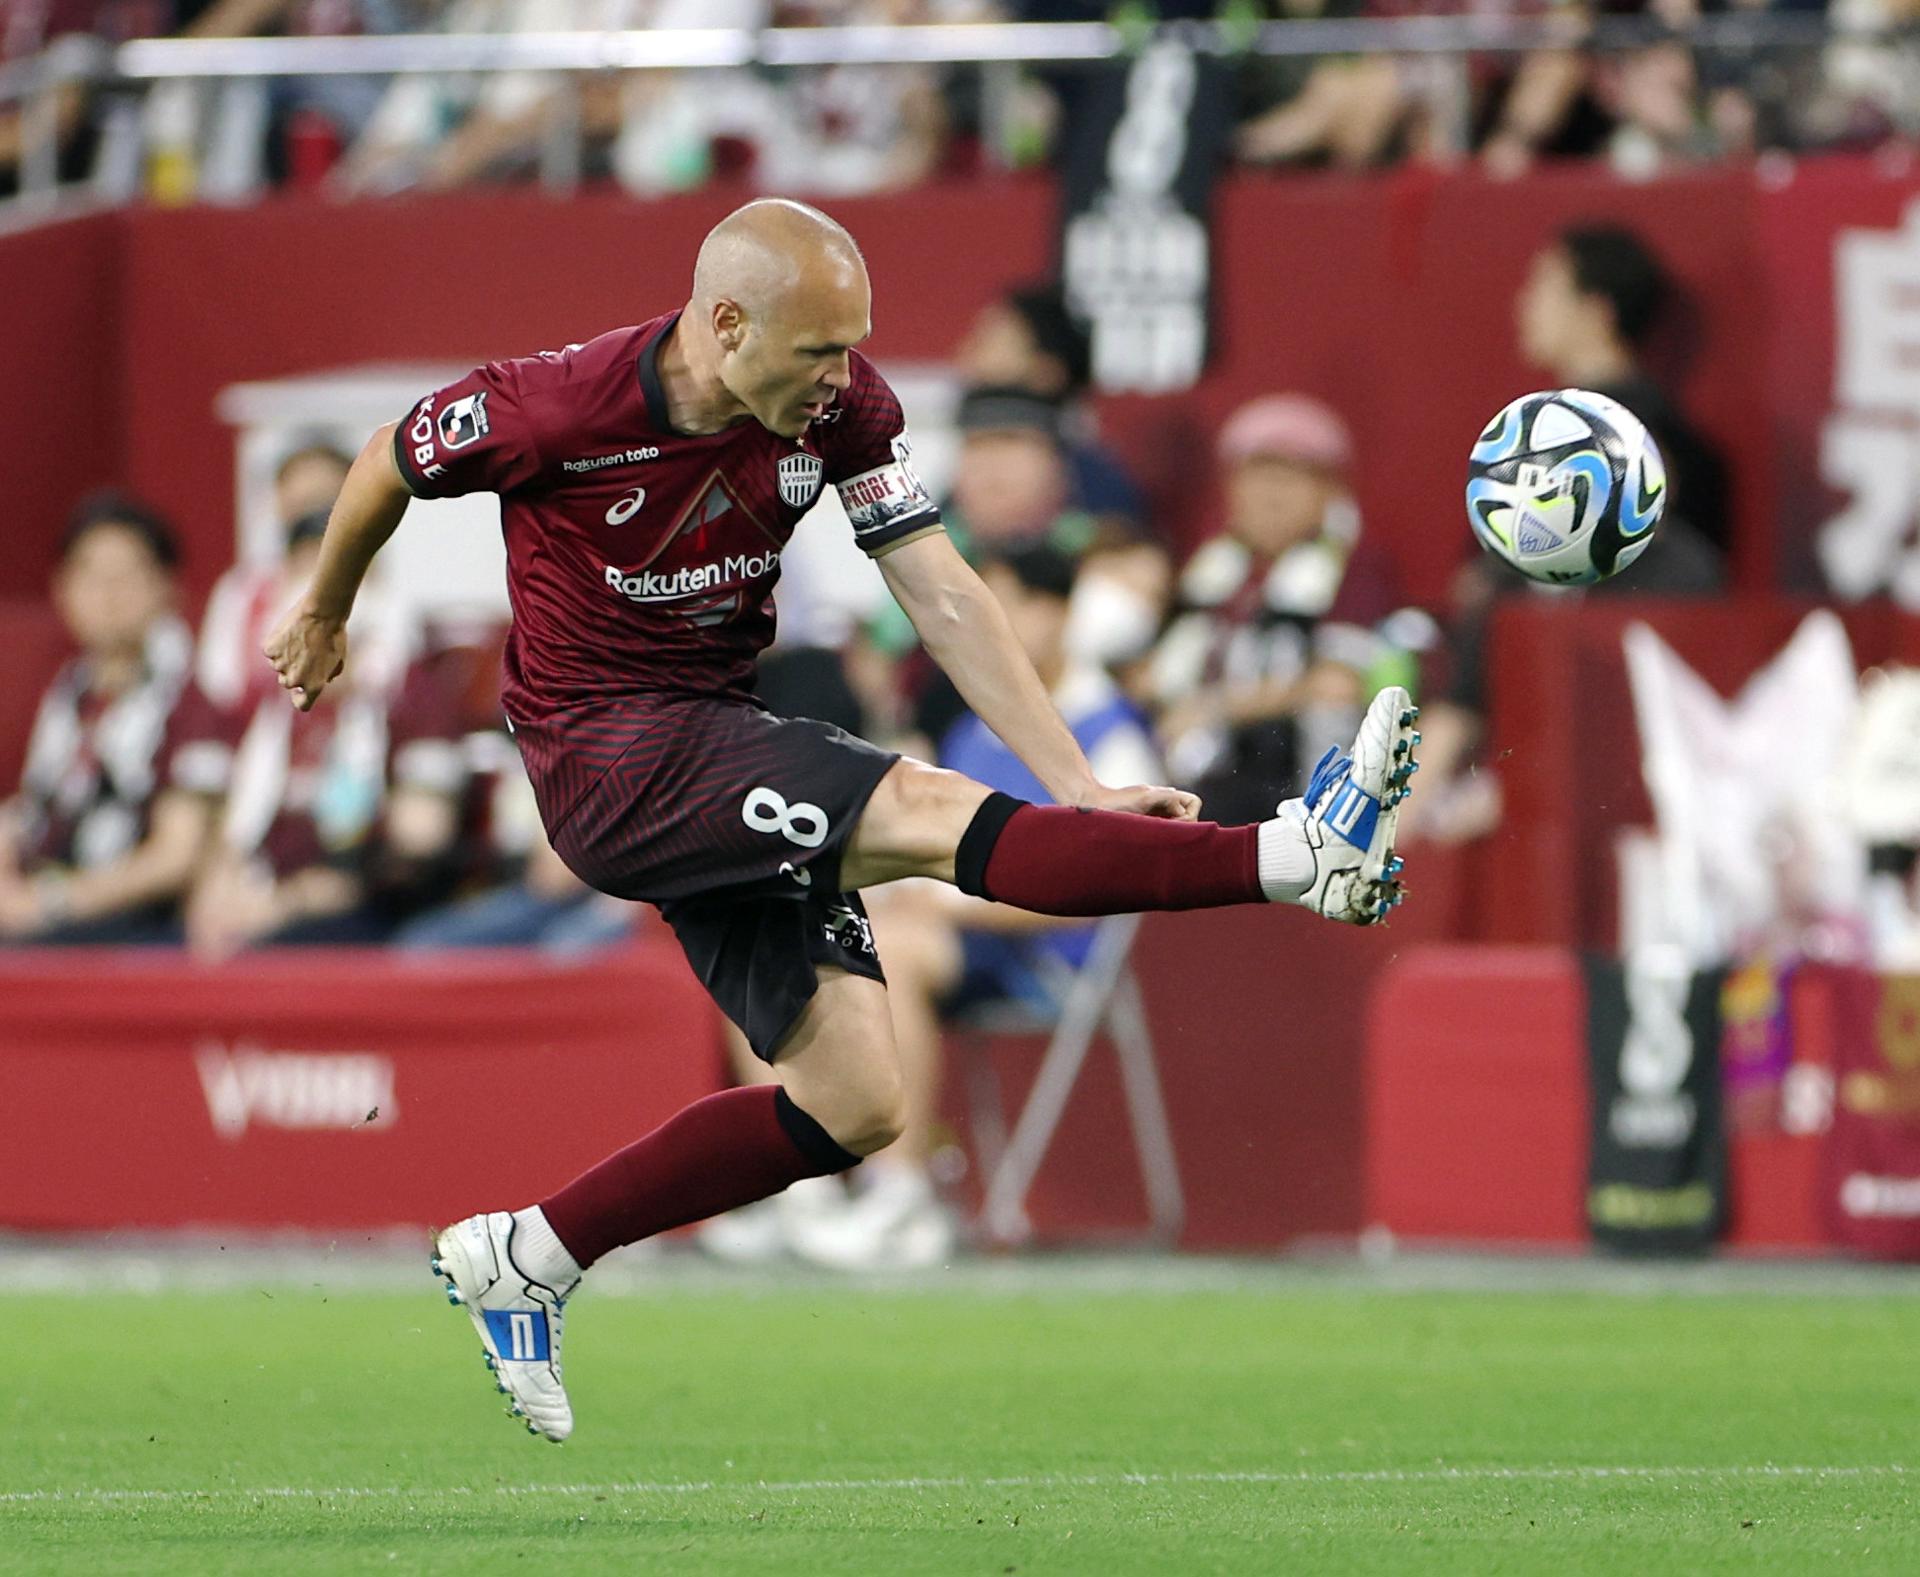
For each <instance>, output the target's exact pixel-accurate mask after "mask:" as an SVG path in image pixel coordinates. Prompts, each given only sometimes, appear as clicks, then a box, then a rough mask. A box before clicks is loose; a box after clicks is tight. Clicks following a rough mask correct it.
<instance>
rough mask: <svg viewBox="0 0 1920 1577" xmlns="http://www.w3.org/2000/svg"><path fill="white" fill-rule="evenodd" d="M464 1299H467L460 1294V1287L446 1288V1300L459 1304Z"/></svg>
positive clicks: (463, 1301) (464, 1300)
mask: <svg viewBox="0 0 1920 1577" xmlns="http://www.w3.org/2000/svg"><path fill="white" fill-rule="evenodd" d="M466 1301H467V1300H466V1299H465V1298H464V1297H462V1296H461V1295H460V1289H459V1288H458V1287H449V1288H447V1302H449V1303H452V1304H461V1303H465V1302H466Z"/></svg>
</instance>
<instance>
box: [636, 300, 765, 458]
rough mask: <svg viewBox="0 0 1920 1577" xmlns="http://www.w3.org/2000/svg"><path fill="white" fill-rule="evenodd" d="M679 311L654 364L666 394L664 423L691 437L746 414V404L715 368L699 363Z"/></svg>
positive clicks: (718, 429) (684, 314) (685, 319)
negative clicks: (738, 397)
mask: <svg viewBox="0 0 1920 1577" xmlns="http://www.w3.org/2000/svg"><path fill="white" fill-rule="evenodd" d="M692 310H693V309H692V308H691V307H688V308H687V311H686V312H682V313H681V314H680V317H679V319H678V320H677V321H676V322H675V323H674V325H673V327H672V328H671V329H670V330H668V332H667V337H666V338H665V339H664V340H662V341H661V342H660V348H659V350H658V352H657V353H656V355H655V361H654V366H655V369H656V370H657V371H658V373H659V374H660V392H661V393H662V394H664V395H665V396H666V399H667V409H666V412H665V415H666V419H667V425H668V426H669V427H671V428H672V429H673V430H674V431H675V432H677V433H687V434H690V435H692V436H695V437H700V436H704V435H705V434H707V433H717V432H719V431H720V430H721V428H723V427H731V426H732V425H733V424H734V423H735V422H737V421H739V420H740V418H741V417H743V416H746V415H748V414H749V413H748V411H747V408H746V407H745V406H744V405H742V404H741V403H740V402H739V401H738V400H737V399H735V398H734V397H733V392H732V390H730V389H729V388H728V387H727V386H726V384H725V383H723V382H721V379H720V373H719V370H718V369H717V368H713V367H705V366H702V365H701V364H700V362H699V360H698V358H697V357H696V355H695V353H694V350H693V347H692V345H691V342H690V339H689V337H688V335H687V312H690V311H692Z"/></svg>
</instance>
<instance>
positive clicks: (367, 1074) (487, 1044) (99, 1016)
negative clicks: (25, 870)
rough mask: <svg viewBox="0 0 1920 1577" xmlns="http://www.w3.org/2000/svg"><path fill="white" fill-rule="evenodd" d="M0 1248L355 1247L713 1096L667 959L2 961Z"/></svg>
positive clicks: (686, 980) (545, 1185) (526, 1191)
mask: <svg viewBox="0 0 1920 1577" xmlns="http://www.w3.org/2000/svg"><path fill="white" fill-rule="evenodd" d="M0 1023H3V1024H4V1025H5V1032H4V1035H0V1156H4V1157H5V1164H4V1169H0V1223H4V1224H5V1225H7V1226H10V1227H36V1228H55V1229H62V1228H65V1229H74V1228H111V1227H116V1226H154V1227H159V1226H182V1225H193V1224H205V1225H212V1226H248V1227H274V1226H280V1225H288V1224H292V1225H298V1226H302V1227H308V1228H314V1229H320V1230H331V1229H336V1228H338V1229H351V1228H364V1229H376V1228H381V1227H387V1226H393V1225H401V1224H406V1225H413V1224H420V1223H427V1222H434V1221H448V1220H452V1219H455V1218H457V1217H459V1216H462V1215H466V1214H468V1213H470V1212H471V1211H473V1210H475V1209H478V1208H498V1207H502V1206H505V1205H509V1204H515V1203H520V1202H524V1201H525V1200H526V1199H528V1198H537V1197H539V1196H540V1195H542V1194H545V1193H546V1192H548V1191H550V1190H551V1189H553V1188H555V1187H556V1186H558V1185H559V1184H560V1183H563V1182H565V1181H566V1180H567V1178H569V1177H571V1176H572V1175H573V1174H574V1173H576V1172H578V1171H579V1170H580V1169H582V1168H583V1167H585V1166H587V1165H589V1164H591V1163H592V1162H594V1161H596V1160H598V1159H599V1158H600V1157H601V1156H602V1155H604V1154H605V1153H606V1152H607V1151H609V1150H611V1149H614V1148H616V1147H618V1146H619V1145H622V1144H626V1143H628V1142H629V1141H631V1140H633V1139H634V1138H636V1137H638V1135H640V1134H641V1133H643V1132H645V1131H646V1130H647V1129H648V1128H651V1127H652V1126H654V1125H655V1124H656V1123H658V1122H660V1121H662V1120H663V1119H665V1118H666V1117H668V1116H670V1115H671V1114H672V1113H673V1112H674V1111H676V1110H678V1109H679V1108H680V1107H681V1106H682V1105H684V1104H685V1103H686V1102H687V1101H689V1100H693V1099H696V1098H698V1097H699V1096H701V1095H703V1094H705V1093H707V1092H708V1091H710V1090H712V1089H715V1088H717V1087H718V1085H719V1083H720V1073H719V1070H720V1054H719V1038H718V1023H717V1019H716V1015H715V1013H714V1010H713V1007H712V1004H711V1003H710V1002H709V1001H708V999H707V997H706V994H705V993H704V992H703V991H701V989H700V987H699V985H698V984H697V983H696V982H695V981H694V979H693V978H692V976H691V975H690V974H689V973H688V971H687V968H686V965H685V963H684V962H683V961H682V960H681V958H680V954H679V949H678V948H676V947H674V946H673V945H672V944H671V943H664V942H663V943H657V944H649V945H643V946H640V947H637V948H635V949H633V950H632V951H630V952H623V953H621V954H619V955H616V956H613V957H610V958H607V959H603V960H600V961H598V962H595V963H593V964H588V965H582V966H578V967H557V966H554V965H550V964H545V963H541V962H539V961H536V960H532V959H529V958H528V957H525V956H522V955H496V956H492V957H489V956H486V955H474V956H471V957H462V958H456V959H453V960H451V961H441V960H436V961H434V962H433V963H431V964H420V965H409V964H408V963H405V962H401V961H396V960H395V959H392V958H389V957H384V956H377V955H375V956H369V955H365V954H353V953H338V954H314V953H308V954H299V953H278V954H272V955H265V956H261V957H258V958H254V959H248V960H244V961H242V962H239V963H235V964H230V965H226V966H224V967H221V968H203V967H194V966H192V965H189V964H186V963H185V962H183V961H182V960H180V959H179V958H177V957H170V956H167V955H164V954H148V955H144V956H143V955H139V954H120V955H118V956H114V957H99V956H93V957H88V956H83V955H77V954H58V955H56V954H50V953H40V954H13V955H11V956H0Z"/></svg>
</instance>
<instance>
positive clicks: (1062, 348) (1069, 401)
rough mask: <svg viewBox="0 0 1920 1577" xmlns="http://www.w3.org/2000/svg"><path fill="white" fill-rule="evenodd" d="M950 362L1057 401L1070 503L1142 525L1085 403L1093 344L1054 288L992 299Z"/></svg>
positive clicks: (1139, 503)
mask: <svg viewBox="0 0 1920 1577" xmlns="http://www.w3.org/2000/svg"><path fill="white" fill-rule="evenodd" d="M953 360H954V365H955V366H956V367H958V369H959V371H960V375H961V376H962V377H963V378H964V379H965V380H966V381H967V382H968V383H969V384H971V385H973V386H975V387H978V388H994V387H999V388H1010V389H1025V390H1026V391H1027V392H1028V393H1030V394H1035V395H1038V396H1039V397H1040V398H1041V399H1043V400H1053V401H1057V402H1059V404H1060V407H1061V417H1060V434H1061V441H1062V444H1063V447H1064V448H1065V451H1066V457H1067V466H1068V469H1069V471H1070V472H1071V473H1072V481H1071V491H1072V496H1073V499H1074V501H1075V502H1076V503H1077V504H1078V505H1079V506H1080V507H1081V508H1082V509H1084V510H1086V511H1087V513H1088V514H1090V515H1096V516H1100V515H1118V516H1121V517H1123V518H1125V519H1127V520H1130V521H1133V522H1135V523H1136V524H1144V523H1145V520H1146V502H1145V500H1144V499H1143V498H1142V496H1141V493H1140V487H1139V484H1138V483H1137V482H1135V481H1134V479H1133V478H1132V477H1131V476H1129V475H1128V474H1127V469H1126V467H1125V466H1124V465H1122V464H1121V463H1120V460H1119V458H1118V456H1116V455H1115V454H1114V453H1113V452H1112V451H1111V450H1109V449H1107V448H1105V447H1104V446H1103V445H1102V444H1101V443H1100V441H1099V435H1098V432H1097V430H1096V427H1095V424H1094V419H1093V413H1092V411H1091V409H1090V408H1089V407H1088V405H1087V403H1086V396H1087V390H1088V384H1089V380H1090V379H1091V376H1092V367H1093V362H1092V346H1091V343H1090V342H1089V340H1088V338H1087V332H1086V330H1085V329H1083V328H1082V327H1081V326H1080V325H1079V324H1078V323H1077V322H1075V321H1074V318H1073V314H1072V313H1071V312H1070V311H1069V310H1068V309H1067V303H1066V298H1065V297H1064V296H1063V295H1062V294H1061V292H1060V288H1059V287H1058V286H1057V285H1048V284H1041V285H1022V286H1020V287H1018V288H1016V289H1013V290H1009V291H1007V292H1006V293H1005V294H1004V295H1001V296H996V297H995V298H994V299H993V300H992V301H990V302H988V303H987V304H986V306H984V307H982V308H981V309H980V311H979V313H978V314H977V315H976V316H975V317H974V320H973V324H972V326H971V327H970V328H969V329H968V330H967V335H966V338H965V339H963V340H962V341H961V342H960V345H959V348H958V349H957V350H956V351H955V352H954V357H953Z"/></svg>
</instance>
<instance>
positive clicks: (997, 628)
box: [878, 532, 1200, 821]
mask: <svg viewBox="0 0 1920 1577" xmlns="http://www.w3.org/2000/svg"><path fill="white" fill-rule="evenodd" d="M878 562H879V565H880V572H881V574H882V575H884V576H885V577H886V582H887V586H888V589H889V590H891V591H892V593H893V595H894V599H895V600H896V601H897V602H898V603H899V604H900V606H901V608H902V609H904V610H905V612H906V615H907V617H908V618H909V619H911V620H912V621H913V627H914V629H915V630H917V631H918V632H919V634H920V639H921V640H922V641H923V642H924V643H925V645H926V648H927V651H928V652H929V654H931V656H932V657H933V660H934V661H935V662H937V663H938V664H939V665H940V666H941V668H942V669H943V670H945V672H946V673H947V675H948V676H949V677H950V678H951V679H952V680H953V682H954V685H955V687H956V688H957V689H958V690H959V692H960V695H961V698H962V699H963V700H964V701H965V702H966V703H967V705H968V706H969V707H971V708H972V709H973V711H974V714H975V715H976V716H977V717H979V719H980V720H981V721H982V722H983V723H985V724H986V725H987V727H989V728H991V729H992V730H993V731H994V733H996V734H998V735H999V736H1000V738H1001V739H1002V740H1003V741H1004V742H1005V744H1006V746H1007V748H1008V749H1009V750H1011V751H1012V752H1013V753H1014V754H1015V755H1017V756H1018V757H1019V758H1020V759H1021V760H1022V761H1024V762H1025V763H1026V764H1027V766H1028V767H1030V768H1031V769H1032V771H1033V775H1034V776H1035V777H1037V778H1039V780H1040V781H1041V782H1042V783H1043V784H1045V785H1046V789H1047V792H1048V793H1049V794H1051V795H1052V796H1053V797H1054V799H1055V800H1056V801H1057V802H1058V803H1060V804H1062V805H1086V806H1090V807H1095V808H1098V809H1101V810H1130V811H1137V812H1140V813H1142V814H1144V815H1149V816H1169V817H1172V818H1174V819H1176V820H1180V821H1191V820H1193V819H1194V817H1195V816H1196V815H1198V814H1199V810H1200V801H1199V800H1198V799H1197V798H1195V797H1194V796H1193V795H1192V794H1188V793H1185V792H1183V791H1182V790H1180V789H1171V788H1153V787H1145V786H1138V785H1135V786H1129V787H1121V788H1115V787H1107V786H1105V785H1103V784H1101V783H1100V781H1099V780H1098V779H1097V778H1095V777H1094V775H1093V769H1092V767H1090V766H1089V765H1088V764H1087V758H1086V755H1085V754H1084V753H1083V752H1082V751H1081V749H1080V746H1079V744H1078V743H1077V742H1076V741H1075V739H1074V737H1073V732H1072V730H1070V729H1069V728H1068V727H1067V725H1066V723H1065V722H1063V721H1062V720H1061V717H1060V713H1059V712H1058V711H1057V710H1056V709H1055V707H1054V704H1053V702H1052V700H1051V699H1050V698H1049V696H1048V695H1047V691H1046V687H1045V686H1044V685H1043V684H1041V683H1040V676H1039V675H1038V674H1036V673H1035V672H1034V671H1033V664H1032V663H1030V662H1028V661H1027V656H1026V653H1025V652H1023V651H1022V650H1021V649H1020V643H1019V641H1018V640H1017V639H1016V638H1015V636H1014V633H1013V627H1012V626H1011V625H1010V624H1009V623H1008V622H1007V616H1006V613H1005V611H1004V610H1003V609H1002V608H1001V606H1000V604H999V603H998V602H996V601H995V600H994V596H993V593H992V592H990V591H989V590H987V588H986V585H985V584H984V583H983V582H982V581H981V579H980V577H979V576H978V575H976V574H974V572H973V570H972V569H971V568H970V567H969V566H968V564H967V561H966V560H965V559H963V558H961V557H960V555H959V553H958V552H957V551H956V550H955V548H954V546H953V543H952V541H951V540H950V539H949V538H948V537H947V535H946V533H945V532H933V533H931V534H929V535H927V536H923V537H916V538H914V539H913V540H911V541H909V542H906V543H903V544H902V545H901V546H900V547H898V548H896V549H894V550H893V551H892V552H890V553H885V554H883V555H882V556H881V557H880V559H879V560H878Z"/></svg>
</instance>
